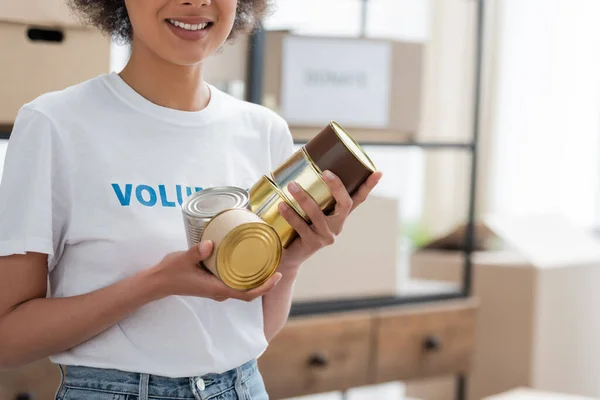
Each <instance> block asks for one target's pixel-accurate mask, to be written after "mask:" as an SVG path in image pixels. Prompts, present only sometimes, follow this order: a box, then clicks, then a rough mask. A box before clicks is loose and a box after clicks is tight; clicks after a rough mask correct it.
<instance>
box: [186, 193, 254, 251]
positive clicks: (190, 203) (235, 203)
mask: <svg viewBox="0 0 600 400" xmlns="http://www.w3.org/2000/svg"><path fill="white" fill-rule="evenodd" d="M229 208H246V209H249V208H250V196H249V195H248V192H246V191H245V190H244V189H242V188H239V187H235V186H219V187H213V188H208V189H204V190H201V191H199V192H196V193H194V194H192V195H190V196H188V197H187V198H186V199H185V200H184V201H183V203H182V204H181V211H182V214H183V223H184V227H185V233H186V237H187V242H188V247H192V246H194V245H196V244H198V243H199V242H200V238H201V236H202V231H203V230H204V227H205V226H206V224H207V223H208V222H209V221H210V219H211V218H213V217H214V216H215V215H217V214H218V213H220V212H222V211H223V210H227V209H229Z"/></svg>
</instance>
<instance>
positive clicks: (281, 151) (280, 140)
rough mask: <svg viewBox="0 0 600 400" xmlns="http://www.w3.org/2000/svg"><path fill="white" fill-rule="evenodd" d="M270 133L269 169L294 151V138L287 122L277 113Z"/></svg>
mask: <svg viewBox="0 0 600 400" xmlns="http://www.w3.org/2000/svg"><path fill="white" fill-rule="evenodd" d="M271 134H272V137H271V143H272V145H271V169H275V168H277V167H279V166H280V165H281V164H283V163H284V162H285V161H286V160H287V159H288V158H290V156H291V155H292V154H293V153H294V140H293V138H292V133H291V132H290V128H289V126H288V124H287V122H286V121H285V120H284V119H283V118H281V117H280V116H278V115H277V116H276V117H275V122H274V123H273V130H272V132H271Z"/></svg>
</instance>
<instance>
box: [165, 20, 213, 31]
mask: <svg viewBox="0 0 600 400" xmlns="http://www.w3.org/2000/svg"><path fill="white" fill-rule="evenodd" d="M169 22H170V23H171V24H172V25H175V26H177V27H179V28H183V29H185V30H186V31H197V30H200V29H204V28H206V27H207V26H208V22H205V23H203V24H194V25H192V24H184V23H183V22H180V21H175V20H174V19H170V20H169Z"/></svg>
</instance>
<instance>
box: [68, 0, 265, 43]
mask: <svg viewBox="0 0 600 400" xmlns="http://www.w3.org/2000/svg"><path fill="white" fill-rule="evenodd" d="M270 3H271V0H238V4H237V12H236V17H235V22H234V23H233V29H232V30H231V33H230V35H229V38H228V40H231V39H233V38H234V37H235V36H236V35H237V34H239V33H249V32H252V31H253V30H254V29H256V28H257V27H258V24H259V23H260V20H261V19H262V18H263V17H264V16H265V15H266V14H267V11H268V10H269V7H270V5H271V4H270ZM67 4H68V5H69V7H70V8H71V9H72V10H73V12H74V13H75V14H76V15H77V16H79V17H80V19H81V20H82V21H83V22H84V23H88V24H90V25H93V26H95V27H97V28H99V29H100V30H101V31H102V32H104V33H105V34H107V35H110V36H111V37H112V38H113V39H114V40H115V41H117V42H119V43H130V42H131V40H132V38H133V28H132V26H131V22H130V21H129V15H128V14H127V8H126V7H125V0H67Z"/></svg>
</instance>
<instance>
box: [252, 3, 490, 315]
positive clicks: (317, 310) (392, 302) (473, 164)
mask: <svg viewBox="0 0 600 400" xmlns="http://www.w3.org/2000/svg"><path fill="white" fill-rule="evenodd" d="M362 1H363V7H362V10H363V13H366V12H367V4H368V1H369V0H362ZM467 1H476V3H477V18H476V41H475V74H474V90H475V93H474V102H473V112H472V125H471V139H470V141H469V142H463V143H460V142H457V143H452V142H418V141H413V142H410V141H409V142H385V141H377V142H369V141H368V140H367V141H365V140H361V141H360V143H361V145H369V146H388V147H417V148H421V149H423V150H425V151H441V150H444V151H462V152H467V153H468V154H469V155H470V156H471V159H470V185H469V196H468V204H467V221H466V224H467V230H466V235H465V236H466V238H465V246H464V247H465V248H464V256H465V264H464V271H463V279H462V288H461V290H459V291H457V292H456V293H452V294H447V293H444V294H439V295H437V294H435V295H408V296H404V295H400V296H398V297H382V298H366V299H365V298H360V299H350V300H346V301H338V300H336V301H318V302H303V303H295V304H293V305H292V312H291V313H292V315H293V316H300V315H309V314H321V313H326V312H331V311H349V310H358V309H366V308H374V307H388V306H397V305H402V304H415V303H426V302H433V301H443V300H449V299H458V298H467V297H469V296H470V295H471V274H472V260H471V254H472V251H473V247H474V243H475V229H474V226H475V206H476V200H477V199H476V194H477V173H478V170H477V161H478V157H477V156H478V145H479V119H480V109H481V79H482V71H481V70H482V55H483V31H484V3H485V0H467ZM365 20H366V16H365V15H364V14H363V16H362V17H361V21H362V23H361V24H362V28H363V30H364V29H365V23H364V21H365ZM264 52H265V32H264V30H263V29H259V30H258V31H257V32H255V33H254V34H253V35H252V37H251V40H250V47H249V67H248V79H247V82H248V91H247V100H248V101H251V102H254V103H261V99H262V84H263V75H262V73H263V62H264ZM304 143H305V141H298V140H297V141H296V144H304Z"/></svg>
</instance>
